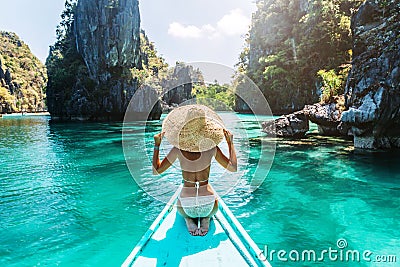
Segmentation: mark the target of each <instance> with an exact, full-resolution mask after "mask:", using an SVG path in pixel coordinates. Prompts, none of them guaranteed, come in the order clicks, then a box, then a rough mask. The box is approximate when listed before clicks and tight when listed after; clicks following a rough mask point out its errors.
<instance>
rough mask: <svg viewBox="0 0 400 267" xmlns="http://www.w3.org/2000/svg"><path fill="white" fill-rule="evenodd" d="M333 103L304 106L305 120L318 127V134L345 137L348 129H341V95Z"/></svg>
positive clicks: (342, 100)
mask: <svg viewBox="0 0 400 267" xmlns="http://www.w3.org/2000/svg"><path fill="white" fill-rule="evenodd" d="M334 100H335V101H333V102H331V103H328V104H324V103H316V104H313V105H306V106H305V107H304V109H303V112H304V114H305V115H306V116H307V118H308V119H309V120H310V121H311V122H313V123H315V124H317V125H318V132H319V133H320V134H322V135H330V136H342V135H344V136H347V135H348V129H347V128H345V127H342V125H341V118H342V112H343V108H344V107H343V105H342V104H343V102H344V99H343V95H341V96H337V97H335V99H334Z"/></svg>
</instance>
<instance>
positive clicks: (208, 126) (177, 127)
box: [162, 105, 225, 152]
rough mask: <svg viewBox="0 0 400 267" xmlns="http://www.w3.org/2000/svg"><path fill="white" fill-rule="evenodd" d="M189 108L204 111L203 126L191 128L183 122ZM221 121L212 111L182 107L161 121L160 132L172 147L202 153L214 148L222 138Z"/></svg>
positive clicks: (191, 126)
mask: <svg viewBox="0 0 400 267" xmlns="http://www.w3.org/2000/svg"><path fill="white" fill-rule="evenodd" d="M190 106H197V107H198V106H201V108H202V109H204V110H205V111H206V114H205V124H204V125H202V127H201V128H198V127H193V125H191V124H190V123H188V122H186V121H185V120H184V118H185V114H186V112H187V111H188V110H189V109H190V108H191V107H190ZM224 128H225V127H224V124H223V122H222V119H221V118H220V117H219V115H218V114H216V113H215V112H214V111H213V110H212V109H210V108H208V107H206V106H202V105H188V106H182V107H179V108H177V109H175V110H173V111H172V112H171V113H170V114H168V115H167V117H166V118H165V119H164V121H163V125H162V131H163V132H164V133H165V135H164V136H165V137H166V138H167V140H168V142H169V143H171V144H172V145H173V146H175V147H177V148H179V149H181V150H184V151H189V152H203V151H207V150H210V149H212V148H214V147H216V146H217V145H218V144H219V143H220V142H221V141H222V140H223V138H224V132H223V129H224Z"/></svg>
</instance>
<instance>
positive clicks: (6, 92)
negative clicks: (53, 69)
mask: <svg viewBox="0 0 400 267" xmlns="http://www.w3.org/2000/svg"><path fill="white" fill-rule="evenodd" d="M46 80H47V76H46V70H45V67H44V65H43V64H42V63H41V62H40V61H39V59H38V58H36V57H35V56H34V55H33V54H32V53H31V51H30V49H29V47H28V46H27V45H26V44H25V43H24V42H22V41H21V40H20V38H19V37H18V36H17V35H16V34H15V33H11V32H3V31H2V32H0V114H1V113H11V112H21V111H23V112H39V111H44V110H45V104H44V98H45V94H44V88H45V86H46Z"/></svg>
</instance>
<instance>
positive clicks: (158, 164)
mask: <svg viewBox="0 0 400 267" xmlns="http://www.w3.org/2000/svg"><path fill="white" fill-rule="evenodd" d="M163 136H164V133H159V134H156V135H154V151H153V174H154V175H156V174H161V173H163V172H165V171H166V170H167V169H168V168H169V167H170V166H171V165H172V163H174V161H175V160H176V158H177V157H178V149H177V148H176V147H174V148H172V149H171V151H170V152H169V153H168V155H167V156H166V157H165V158H164V159H163V160H162V161H160V158H159V155H160V144H161V140H162V138H163Z"/></svg>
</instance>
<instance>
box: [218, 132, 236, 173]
mask: <svg viewBox="0 0 400 267" xmlns="http://www.w3.org/2000/svg"><path fill="white" fill-rule="evenodd" d="M224 135H225V139H226V142H227V143H228V149H229V159H228V158H227V157H226V156H225V155H224V154H223V153H222V151H221V149H220V148H219V147H218V146H217V147H216V154H215V159H216V160H217V162H218V163H219V164H221V166H223V167H224V168H225V169H227V170H228V171H231V172H236V171H237V159H236V152H235V147H234V145H233V134H232V133H231V132H229V131H227V130H225V129H224Z"/></svg>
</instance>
